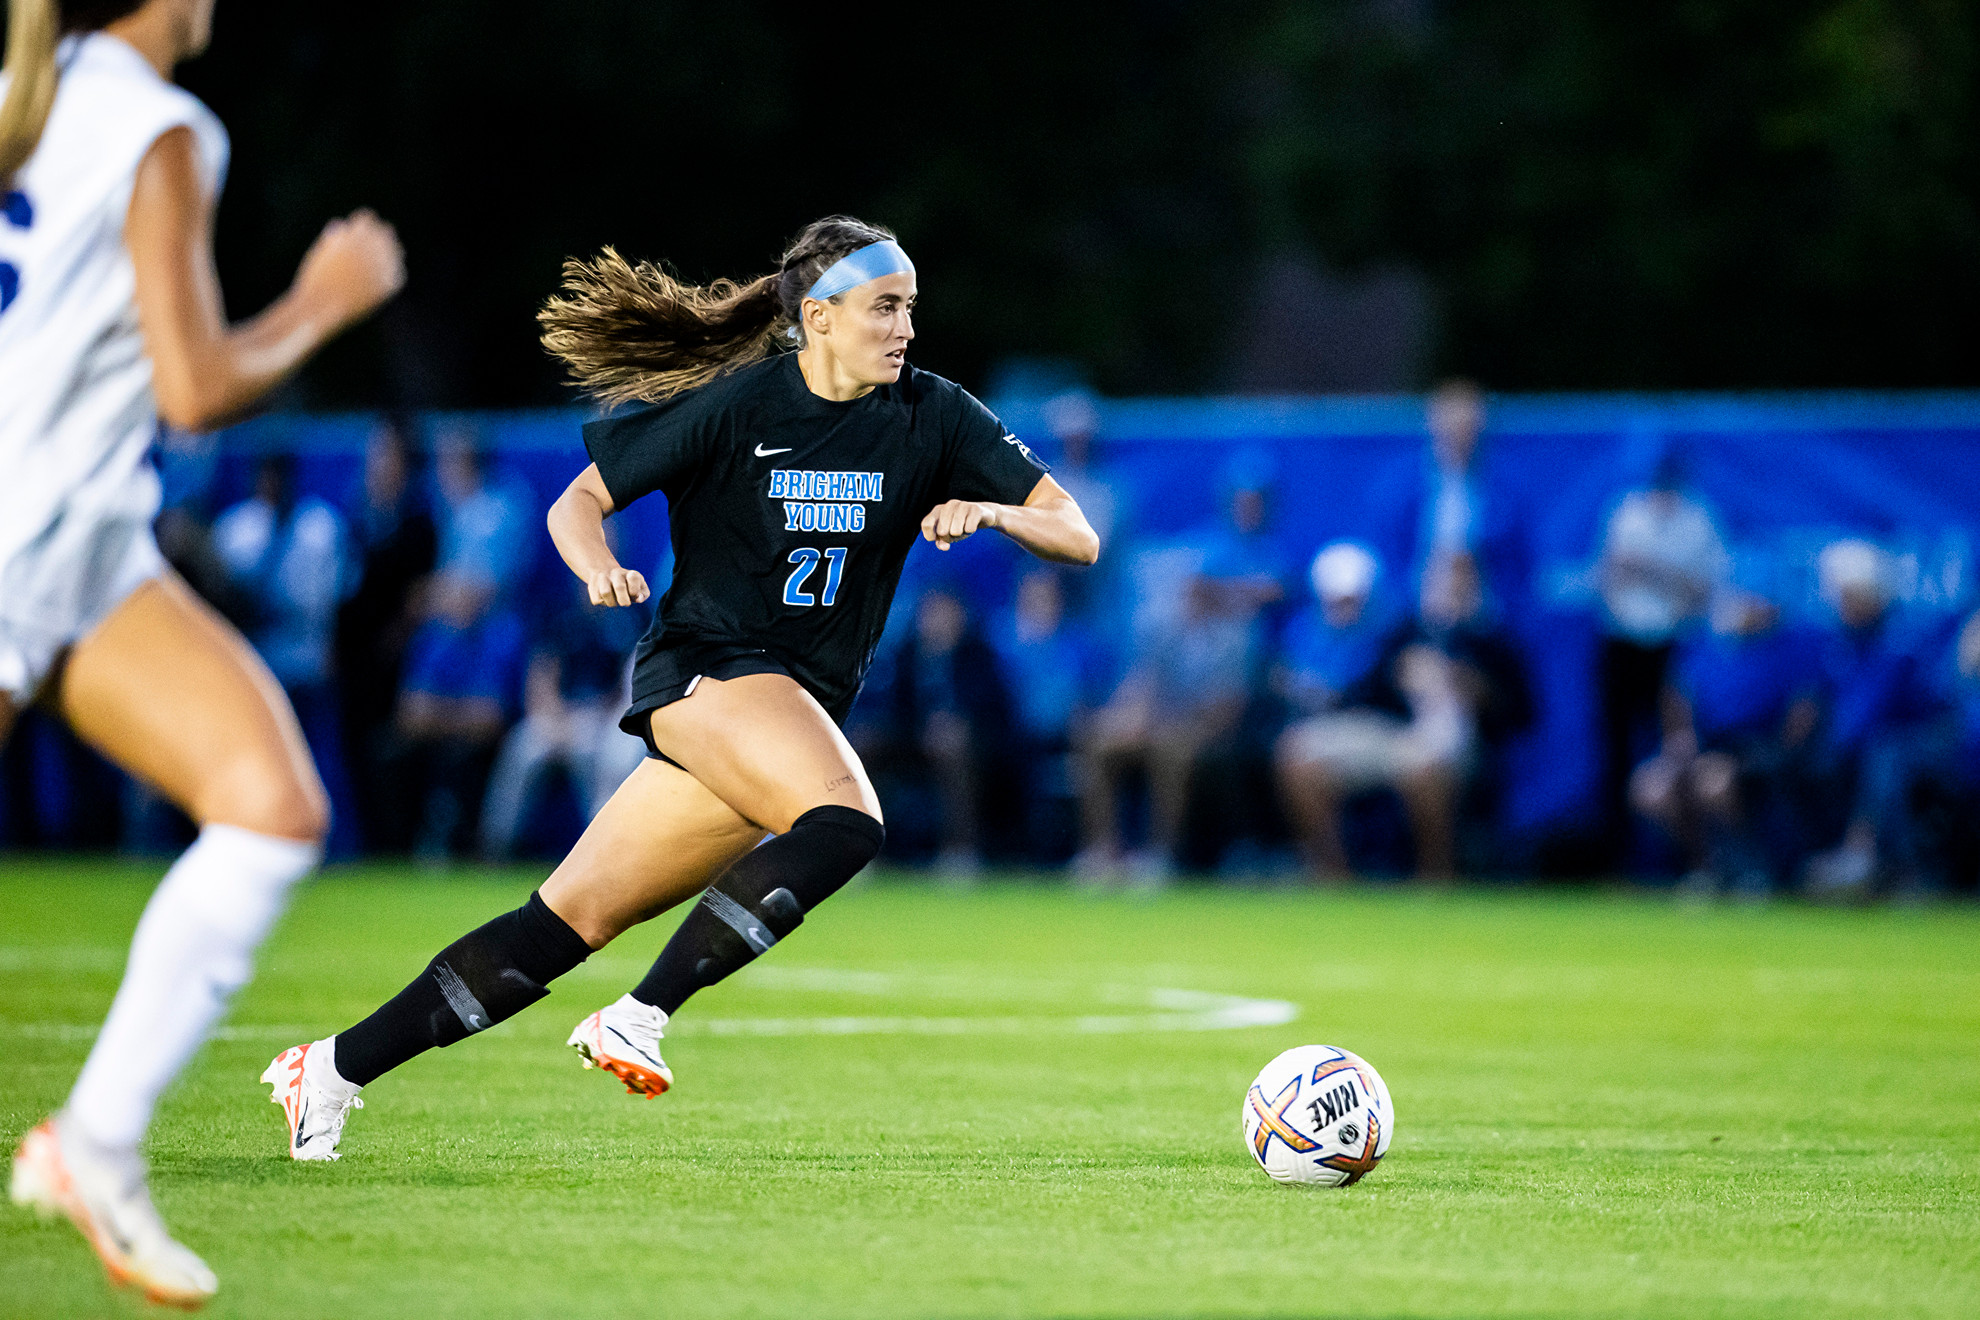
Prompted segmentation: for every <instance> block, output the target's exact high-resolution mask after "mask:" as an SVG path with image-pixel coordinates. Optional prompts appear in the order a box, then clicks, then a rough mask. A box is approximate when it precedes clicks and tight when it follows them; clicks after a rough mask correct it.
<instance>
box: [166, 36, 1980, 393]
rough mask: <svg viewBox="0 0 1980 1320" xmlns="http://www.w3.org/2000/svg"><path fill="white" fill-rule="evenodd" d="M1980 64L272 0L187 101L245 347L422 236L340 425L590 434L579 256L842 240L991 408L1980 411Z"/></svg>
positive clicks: (1763, 46) (1749, 50)
mask: <svg viewBox="0 0 1980 1320" xmlns="http://www.w3.org/2000/svg"><path fill="white" fill-rule="evenodd" d="M1977 39H1980V7H1976V6H1975V5H1973V4H1970V3H1965V2H1963V0H1825V2H1821V3H1791V2H1790V0H1742V2H1739V3H1733V2H1732V0H1723V2H1714V0H1662V2H1661V3H1655V4H1617V3H1613V0H1449V2H1448V3H1442V4H1432V3H1429V0H1416V2H1415V3H1412V2H1411V0H1334V2H1333V3H1306V4H1296V3H1281V4H1251V3H1220V4H1209V3H1199V4H1189V3H1179V2H1176V0H1170V2H1168V3H1140V4H1120V3H1114V4H1077V5H1076V4H1066V3H1059V4H1050V5H1048V4H1038V3H1015V4H1005V5H998V6H971V7H969V8H968V9H967V10H966V11H965V10H961V9H960V7H946V6H918V7H917V6H910V7H907V8H897V9H893V10H888V11H885V12H879V11H870V10H861V9H856V8H855V9H847V8H845V7H843V6H807V7H804V8H802V9H800V8H798V7H795V6H781V5H771V4H763V3H746V2H739V3H728V4H720V5H710V4H705V3H704V4H684V3H676V2H675V0H579V2H578V3H573V4H568V5H556V6H552V5H541V4H528V5H526V4H519V3H513V0H478V2H476V3H468V2H467V0H423V2H422V3H420V4H415V5H399V4H383V3H378V0H352V3H348V4H345V5H341V6H329V7H325V6H291V5H254V4H248V3H242V2H240V0H233V2H232V3H226V4H222V5H221V7H220V13H219V20H218V30H217V35H216V39H215V43H214V47H213V49H212V51H211V52H210V53H209V54H208V55H207V56H206V57H204V58H203V59H201V60H200V61H198V62H197V63H196V64H193V65H189V66H188V67H187V68H186V70H185V71H184V75H183V77H184V81H185V82H186V83H187V84H188V85H189V86H191V87H192V88H193V89H194V90H196V91H197V92H199V94H200V95H202V96H203V97H205V98H206V99H207V100H208V102H209V103H211V104H212V105H213V106H214V107H215V109H217V110H218V111H219V112H220V113H221V115H222V116H223V117H224V118H225V119H226V121H227V123H228V125H229V127H230V128H231V129H232V131H233V135H234V145H235V155H234V168H233V175H232V180H231V183H230V185H229V188H228V192H227V196H226V201H225V203H224V206H223V208H222V214H221V227H220V248H221V258H220V260H221V267H222V273H223V276H224V278H225V280H226V282H227V287H228V294H229V299H230V302H231V304H232V306H233V308H234V310H235V311H236V312H237V313H245V312H247V311H250V310H252V309H253V308H255V307H257V306H259V305H260V304H261V303H262V302H264V301H265V300H267V299H268V298H270V297H272V296H274V295H275V294H276V293H278V292H279V291H280V289H281V288H282V286H283V284H284V283H285V282H286V280H287V278H288V275H289V272H290V271H291V269H292V268H293V264H294V262H295V260H296V258H297V257H298V256H299V255H300V254H301V252H302V250H303V248H304V247H305V246H306V244H307V243H308V241H309V239H310V238H311V236H312V235H313V234H314V232H315V230H316V229H317V228H318V227H319V226H320V224H321V223H322V221H323V220H324V219H325V218H326V217H328V216H329V215H331V214H333V213H338V212H342V211H344V210H348V209H349V208H351V207H353V206H356V205H360V204H369V205H372V206H375V207H376V208H377V209H378V210H379V211H381V212H382V213H383V214H385V215H386V216H387V217H388V218H390V219H392V220H394V221H395V222H397V223H398V225H399V226H400V229H401V232H402V233H403V234H404V236H405V239H406V244H407V247H408V249H409V252H410V258H411V270H412V283H411V285H410V287H409V289H408V291H407V294H406V296H405V298H404V299H403V300H402V301H401V302H400V303H399V304H398V305H396V306H395V307H394V308H393V309H392V310H391V312H390V313H389V314H388V315H387V316H386V317H384V318H383V319H382V320H381V321H380V322H379V323H378V324H377V325H376V326H375V327H374V328H371V329H368V330H367V331H365V332H364V333H362V334H360V335H358V336H354V337H353V338H352V339H351V340H350V341H349V342H347V343H345V344H343V345H341V346H340V347H339V348H338V349H337V350H336V351H334V352H333V353H332V354H330V355H329V356H328V357H326V358H325V359H324V360H323V361H322V362H321V363H320V364H319V365H318V366H317V367H315V368H313V369H312V372H311V374H310V376H309V377H308V378H307V379H306V380H304V381H303V382H302V383H301V384H300V385H299V386H298V387H297V390H296V391H295V394H294V401H295V402H301V403H308V404H312V405H371V404H378V403H384V402H402V403H411V404H442V405H462V406H497V405H501V406H507V405H521V404H533V403H544V402H552V401H555V400H557V399H559V398H561V397H563V395H562V394H561V392H560V389H559V386H558V384H557V378H556V373H555V371H554V370H553V369H552V368H551V366H550V364H549V363H548V362H547V361H546V360H545V359H544V358H543V357H542V355H541V353H540V352H539V351H538V349H537V347H536V344H535V336H534V327H533V322H532V320H531V315H532V312H533V311H534V309H535V307H536V305H537V304H538V303H539V302H540V301H541V299H542V298H543V296H544V295H545V294H546V293H548V292H549V291H550V290H551V289H552V288H553V287H554V285H555V283H556V279H557V271H558V264H559V262H560V261H561V259H562V258H564V257H565V256H567V255H571V254H580V253H587V252H590V251H592V250H594V249H595V248H597V247H599V246H600V245H602V244H605V243H612V244H615V245H617V246H618V247H619V248H620V249H621V250H622V251H624V252H626V253H628V254H630V255H638V256H647V257H660V258H666V259H669V260H671V261H672V262H674V263H675V264H676V265H677V266H678V267H679V268H680V269H681V270H682V271H684V272H685V273H688V274H690V275H694V276H698V277H699V276H713V275H718V274H734V275H751V274H755V273H759V272H761V271H763V270H764V269H766V268H767V267H768V265H769V263H770V262H771V260H772V258H773V257H774V255H775V253H776V252H777V251H778V249H779V248H780V246H781V244H782V242H783V240H784V239H785V238H786V237H787V236H788V235H789V234H790V232H792V231H793V230H795V229H796V228H797V227H798V226H799V225H800V224H802V223H803V222H804V221H806V220H808V219H810V218H812V217H813V216H815V215H818V214H822V213H825V212H828V211H838V210H844V211H850V212H853V213H856V214H859V215H862V216H866V217H869V218H872V219H875V220H879V221H882V222H884V223H887V224H889V225H892V226H893V227H894V228H896V229H897V230H898V231H899V232H900V233H901V235H902V237H903V239H904V241H905V242H906V244H907V246H908V248H909V249H910V251H912V252H913V253H914V256H915V259H916V261H917V263H918V264H919V266H920V268H921V274H922V285H923V291H924V292H923V311H922V315H921V317H920V321H919V329H920V331H921V334H922V336H923V338H922V342H921V344H920V345H918V346H917V350H916V356H917V360H919V361H921V362H922V363H924V364H926V365H929V366H931V367H933V368H935V369H937V370H941V371H944V372H945V373H947V374H952V375H955V376H957V377H958V378H960V379H962V380H964V381H967V382H970V383H972V384H978V385H980V384H982V383H983V382H984V380H985V379H986V377H987V376H988V374H989V373H990V372H991V371H992V369H993V367H994V365H995V364H996V363H998V362H1000V361H1003V360H1005V359H1007V358H1009V357H1011V356H1012V355H1016V354H1025V355H1031V356H1037V357H1047V358H1062V359H1067V360H1070V361H1072V362H1074V363H1077V364H1079V366H1080V367H1081V368H1083V369H1084V370H1085V371H1086V372H1087V373H1088V374H1089V376H1090V378H1091V379H1092V380H1093V382H1094V383H1095V384H1097V385H1099V386H1100V387H1102V388H1104V389H1107V390H1110V391H1116V392H1132V393H1180V392H1185V391H1195V390H1203V389H1218V388H1240V389H1275V388H1308V387H1336V388H1394V387H1402V386H1409V385H1413V384H1418V383H1420V382H1421V381H1423V380H1424V379H1426V378H1428V377H1429V376H1431V375H1433V374H1435V373H1439V372H1446V371H1465V372H1470V373H1474V374H1477V375H1480V376H1482V377H1483V378H1485V379H1486V380H1487V381H1489V382H1490V383H1491V384H1493V385H1494V386H1497V387H1502V388H1520V389H1551V388H1605V387H1629V388H1688V387H1704V388H1715V387H1777V386H1912V385H1974V384H1980V365H1977V364H1976V358H1975V355H1974V354H1973V352H1972V349H1971V346H1970V343H1969V342H1968V341H1967V339H1966V337H1965V336H1966V334H1970V333H1971V331H1970V330H1967V331H1964V332H1963V331H1962V327H1963V326H1966V325H1968V323H1969V322H1970V321H1971V319H1972V314H1971V310H1970V309H1972V308H1973V307H1974V306H1975V305H1976V295H1980V275H1976V272H1980V217H1977V216H1976V210H1975V181H1976V172H1975V165H1976V153H1975V146H1974V144H1975V141H1976V129H1980V124H1976V113H1975V106H1976V88H1975V51H1976V40H1977Z"/></svg>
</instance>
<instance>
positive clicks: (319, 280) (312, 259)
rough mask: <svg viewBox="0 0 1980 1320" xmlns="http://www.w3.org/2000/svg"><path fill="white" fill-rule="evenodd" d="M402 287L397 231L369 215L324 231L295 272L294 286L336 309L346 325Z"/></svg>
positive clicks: (356, 213)
mask: <svg viewBox="0 0 1980 1320" xmlns="http://www.w3.org/2000/svg"><path fill="white" fill-rule="evenodd" d="M405 283H406V254H405V249H404V248H402V247H400V246H399V234H398V231H397V230H395V229H393V228H392V226H390V225H388V224H386V223H385V222H384V221H383V220H380V219H379V218H378V216H377V214H376V213H375V212H372V211H369V210H364V211H353V212H352V213H351V214H350V215H348V216H346V217H345V218H343V219H341V220H332V221H331V222H330V223H329V224H327V225H325V226H323V232H322V233H321V234H318V235H317V237H316V241H315V242H314V243H312V244H310V246H309V251H308V252H306V253H304V254H303V259H302V265H301V267H299V268H298V269H297V271H296V287H297V288H298V289H299V290H302V291H303V292H305V293H307V294H310V295H312V296H315V297H318V298H321V299H323V300H324V302H325V303H326V304H328V305H329V306H331V307H334V308H336V309H337V314H338V320H339V321H340V322H344V323H349V322H352V321H359V320H362V319H363V318H365V317H366V316H369V315H370V314H371V313H372V312H373V311H375V310H377V308H378V305H379V304H380V303H383V302H384V301H385V300H386V299H388V298H390V297H391V296H392V295H393V294H395V293H397V292H398V291H399V290H400V289H401V288H403V287H405Z"/></svg>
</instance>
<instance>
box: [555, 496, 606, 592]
mask: <svg viewBox="0 0 1980 1320" xmlns="http://www.w3.org/2000/svg"><path fill="white" fill-rule="evenodd" d="M545 521H546V522H547V523H548V525H549V528H550V540H551V543H552V544H554V545H555V546H556V547H557V553H558V554H560V555H562V556H563V557H564V563H565V564H567V565H569V567H570V570H571V572H573V573H575V574H577V575H578V576H579V577H580V578H582V579H584V580H585V581H586V582H589V581H591V580H592V579H593V578H594V577H596V576H598V575H599V574H600V573H609V572H611V571H612V570H613V569H615V568H617V567H619V560H618V556H616V555H614V554H613V553H612V547H611V546H610V545H609V544H607V543H606V540H605V510H604V509H603V508H602V507H600V505H599V503H598V499H597V497H596V496H594V495H593V494H592V493H591V492H590V491H588V490H583V489H580V488H579V487H577V486H575V485H573V486H572V487H571V488H569V489H567V490H566V491H565V492H564V493H563V494H562V495H559V496H558V497H557V502H556V503H554V504H552V505H551V506H550V515H549V517H548V518H547V519H545Z"/></svg>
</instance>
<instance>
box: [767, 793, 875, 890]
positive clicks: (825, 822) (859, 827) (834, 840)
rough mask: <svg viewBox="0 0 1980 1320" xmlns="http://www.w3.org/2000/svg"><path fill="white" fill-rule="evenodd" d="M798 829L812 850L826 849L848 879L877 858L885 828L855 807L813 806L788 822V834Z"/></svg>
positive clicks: (867, 813)
mask: <svg viewBox="0 0 1980 1320" xmlns="http://www.w3.org/2000/svg"><path fill="white" fill-rule="evenodd" d="M800 830H802V831H803V832H804V834H803V837H804V839H805V841H806V842H807V843H808V844H810V845H811V846H812V847H814V848H819V849H829V850H830V851H831V853H832V855H833V856H834V858H835V859H836V860H838V861H839V863H840V864H841V865H842V866H843V867H845V868H846V874H847V875H848V876H851V875H856V874H857V873H858V872H859V871H860V870H861V869H862V868H864V867H865V866H866V864H867V863H868V862H871V861H872V860H873V859H874V858H875V857H878V856H879V855H880V849H881V847H882V846H883V845H884V844H885V843H886V842H887V827H886V826H885V825H884V824H882V823H881V821H880V818H879V816H878V815H877V814H876V813H874V812H867V811H861V810H859V809H857V808H855V807H840V806H824V807H813V808H812V809H811V810H810V811H807V812H805V813H804V814H803V815H802V816H799V817H798V818H797V820H795V821H794V822H792V824H791V833H793V834H796V833H797V832H798V831H800Z"/></svg>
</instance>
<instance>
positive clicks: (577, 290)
mask: <svg viewBox="0 0 1980 1320" xmlns="http://www.w3.org/2000/svg"><path fill="white" fill-rule="evenodd" d="M893 236H894V235H893V232H892V231H891V230H888V229H885V228H883V227H881V226H879V225H870V224H867V223H866V222H865V221H863V220H855V219H853V218H852V217H851V216H847V215H834V216H827V217H826V218H825V219H823V220H814V221H812V222H811V223H810V224H808V225H806V226H805V227H804V231H803V232H802V233H800V234H799V235H798V236H797V237H796V238H795V239H793V240H792V241H791V245H790V247H788V248H786V249H785V250H784V255H783V257H782V259H781V260H780V261H779V262H778V264H777V269H776V270H775V271H773V272H771V273H770V274H768V275H764V276H760V277H759V278H757V279H753V280H750V281H748V282H747V283H739V282H737V281H735V280H716V281H715V282H714V283H712V284H705V285H702V284H689V283H687V282H686V281H685V280H682V279H679V278H678V277H676V276H675V275H673V274H672V273H670V272H669V271H668V270H667V269H666V268H665V267H663V266H658V265H655V264H654V263H652V262H650V261H641V262H638V263H634V262H630V261H627V260H626V259H625V258H624V257H622V256H620V255H619V254H618V253H617V252H615V251H614V250H612V249H611V248H609V247H608V248H606V249H605V250H604V251H603V252H601V253H599V254H598V255H597V256H596V257H594V258H593V259H591V260H590V261H579V260H577V259H575V258H573V259H572V260H570V261H566V262H565V263H564V292H563V293H562V294H561V295H559V296H556V297H553V298H551V299H550V300H549V301H548V302H547V303H545V304H544V305H543V310H542V311H540V312H538V313H537V314H536V319H537V321H538V323H539V324H541V325H542V327H543V347H544V348H546V349H548V350H549V352H550V355H551V356H552V357H554V358H556V359H557V360H558V361H560V362H562V363H563V364H564V366H565V367H566V368H567V370H568V371H569V374H570V381H571V383H572V384H573V385H576V386H577V387H578V388H579V389H581V390H583V391H584V392H585V393H586V394H589V395H590V396H592V397H593V398H595V399H597V400H598V401H599V402H600V403H603V404H605V405H607V406H612V405H616V404H621V403H632V402H635V401H639V402H646V403H657V402H658V401H660V400H661V399H665V398H668V397H669V396H671V395H675V394H679V393H680V392H681V391H682V390H691V389H693V388H694V387H695V386H697V385H706V384H707V383H708V382H709V381H711V380H713V379H715V378H716V377H717V376H719V375H721V374H722V373H723V372H725V371H734V370H735V369H736V368H737V367H742V366H747V365H748V364H749V363H751V362H755V361H758V360H759V359H761V358H763V357H765V356H767V355H768V354H769V353H770V351H771V350H772V349H773V348H776V347H778V346H779V344H780V342H790V341H791V340H792V339H793V338H794V336H793V335H792V333H791V332H792V331H793V330H795V329H796V327H797V324H798V312H799V309H800V308H801V307H802V306H803V304H804V295H805V291H806V290H807V289H809V288H811V286H812V285H813V284H815V283H817V282H818V277H819V276H820V275H822V274H824V273H825V270H826V268H827V267H829V266H831V265H832V264H833V263H834V262H836V261H838V260H839V258H841V257H843V256H845V255H846V254H847V253H849V252H855V251H858V250H859V249H860V248H863V247H865V246H867V245H868V244H870V243H878V242H881V241H882V240H884V239H889V238H892V237H893ZM832 301H834V302H836V301H837V298H834V299H832Z"/></svg>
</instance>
